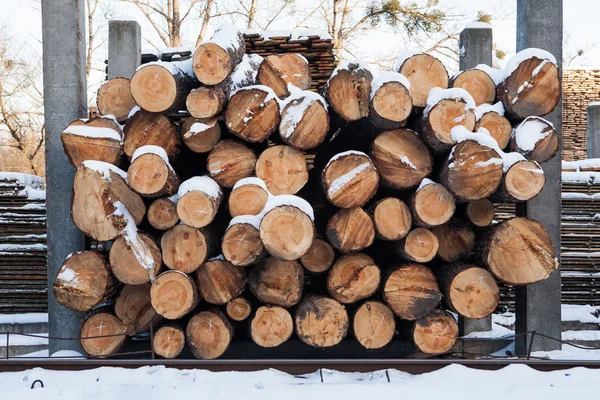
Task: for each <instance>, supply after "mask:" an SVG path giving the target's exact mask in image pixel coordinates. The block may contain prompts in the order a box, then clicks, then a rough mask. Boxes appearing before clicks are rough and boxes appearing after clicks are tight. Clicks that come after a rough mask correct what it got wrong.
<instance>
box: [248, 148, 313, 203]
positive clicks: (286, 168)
mask: <svg viewBox="0 0 600 400" xmlns="http://www.w3.org/2000/svg"><path fill="white" fill-rule="evenodd" d="M256 176H257V177H259V178H260V179H262V180H263V181H264V182H265V184H266V185H267V189H268V190H269V192H271V193H272V194H274V195H280V194H296V193H298V191H299V190H300V189H302V188H303V187H304V185H305V184H306V182H307V181H308V165H307V163H306V158H305V157H304V154H302V153H301V152H299V151H298V150H294V149H292V148H291V147H288V146H283V145H279V146H272V147H269V148H268V149H266V150H265V151H263V152H262V153H261V155H260V157H258V161H257V162H256Z"/></svg>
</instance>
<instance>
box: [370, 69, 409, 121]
mask: <svg viewBox="0 0 600 400" xmlns="http://www.w3.org/2000/svg"><path fill="white" fill-rule="evenodd" d="M409 90H410V83H409V82H408V79H406V77H404V76H403V75H402V74H399V73H397V72H386V73H383V74H381V75H379V76H378V77H376V78H375V79H373V82H372V84H371V101H370V103H369V119H370V120H371V122H372V123H373V124H374V125H375V126H376V127H378V128H380V129H398V128H400V127H401V126H404V125H405V124H406V120H407V119H408V117H409V116H410V113H411V111H412V106H413V101H412V96H411V94H410V91H409Z"/></svg>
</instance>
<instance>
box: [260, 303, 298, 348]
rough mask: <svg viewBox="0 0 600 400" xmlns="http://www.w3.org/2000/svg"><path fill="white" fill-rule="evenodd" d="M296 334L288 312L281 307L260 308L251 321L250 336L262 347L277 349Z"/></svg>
mask: <svg viewBox="0 0 600 400" xmlns="http://www.w3.org/2000/svg"><path fill="white" fill-rule="evenodd" d="M292 333H294V321H292V315H291V314H290V312H289V311H288V310H286V309H285V308H283V307H279V306H271V305H266V306H260V307H259V308H257V309H256V313H255V314H254V317H253V318H252V320H251V321H250V336H251V337H252V340H253V341H254V343H256V344H257V345H259V346H260V347H277V346H279V345H280V344H282V343H284V342H286V341H287V340H288V339H289V338H290V336H292Z"/></svg>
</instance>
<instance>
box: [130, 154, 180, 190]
mask: <svg viewBox="0 0 600 400" xmlns="http://www.w3.org/2000/svg"><path fill="white" fill-rule="evenodd" d="M127 182H128V183H129V186H131V188H132V189H133V190H135V191H136V192H137V193H138V194H140V195H142V196H144V197H161V196H171V195H173V194H174V193H177V189H178V188H179V183H180V181H179V177H178V176H177V173H176V172H175V170H174V169H173V167H172V166H171V164H170V163H169V158H168V156H167V152H166V151H165V150H164V149H163V148H162V147H158V146H153V145H149V146H142V147H140V148H138V149H137V150H136V151H135V152H134V153H133V156H132V157H131V165H130V166H129V169H128V170H127Z"/></svg>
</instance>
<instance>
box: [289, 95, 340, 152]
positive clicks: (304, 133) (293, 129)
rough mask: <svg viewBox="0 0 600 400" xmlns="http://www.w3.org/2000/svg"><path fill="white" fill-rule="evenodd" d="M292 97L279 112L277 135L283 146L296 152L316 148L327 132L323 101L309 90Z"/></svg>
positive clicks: (325, 105)
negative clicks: (279, 120)
mask: <svg viewBox="0 0 600 400" xmlns="http://www.w3.org/2000/svg"><path fill="white" fill-rule="evenodd" d="M292 97H293V98H292ZM292 97H290V99H288V102H287V104H286V105H285V107H284V108H283V110H281V122H280V123H279V135H280V136H281V139H282V140H283V142H284V143H285V144H287V145H289V146H291V147H293V148H295V149H298V150H309V149H312V148H314V147H317V146H318V145H320V144H321V143H322V142H323V141H324V140H325V137H326V136H327V133H328V132H329V114H328V112H327V104H326V103H325V99H323V98H322V97H321V96H319V95H318V94H316V93H314V92H311V91H310V90H304V91H301V92H299V93H294V95H293V96H292Z"/></svg>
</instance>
